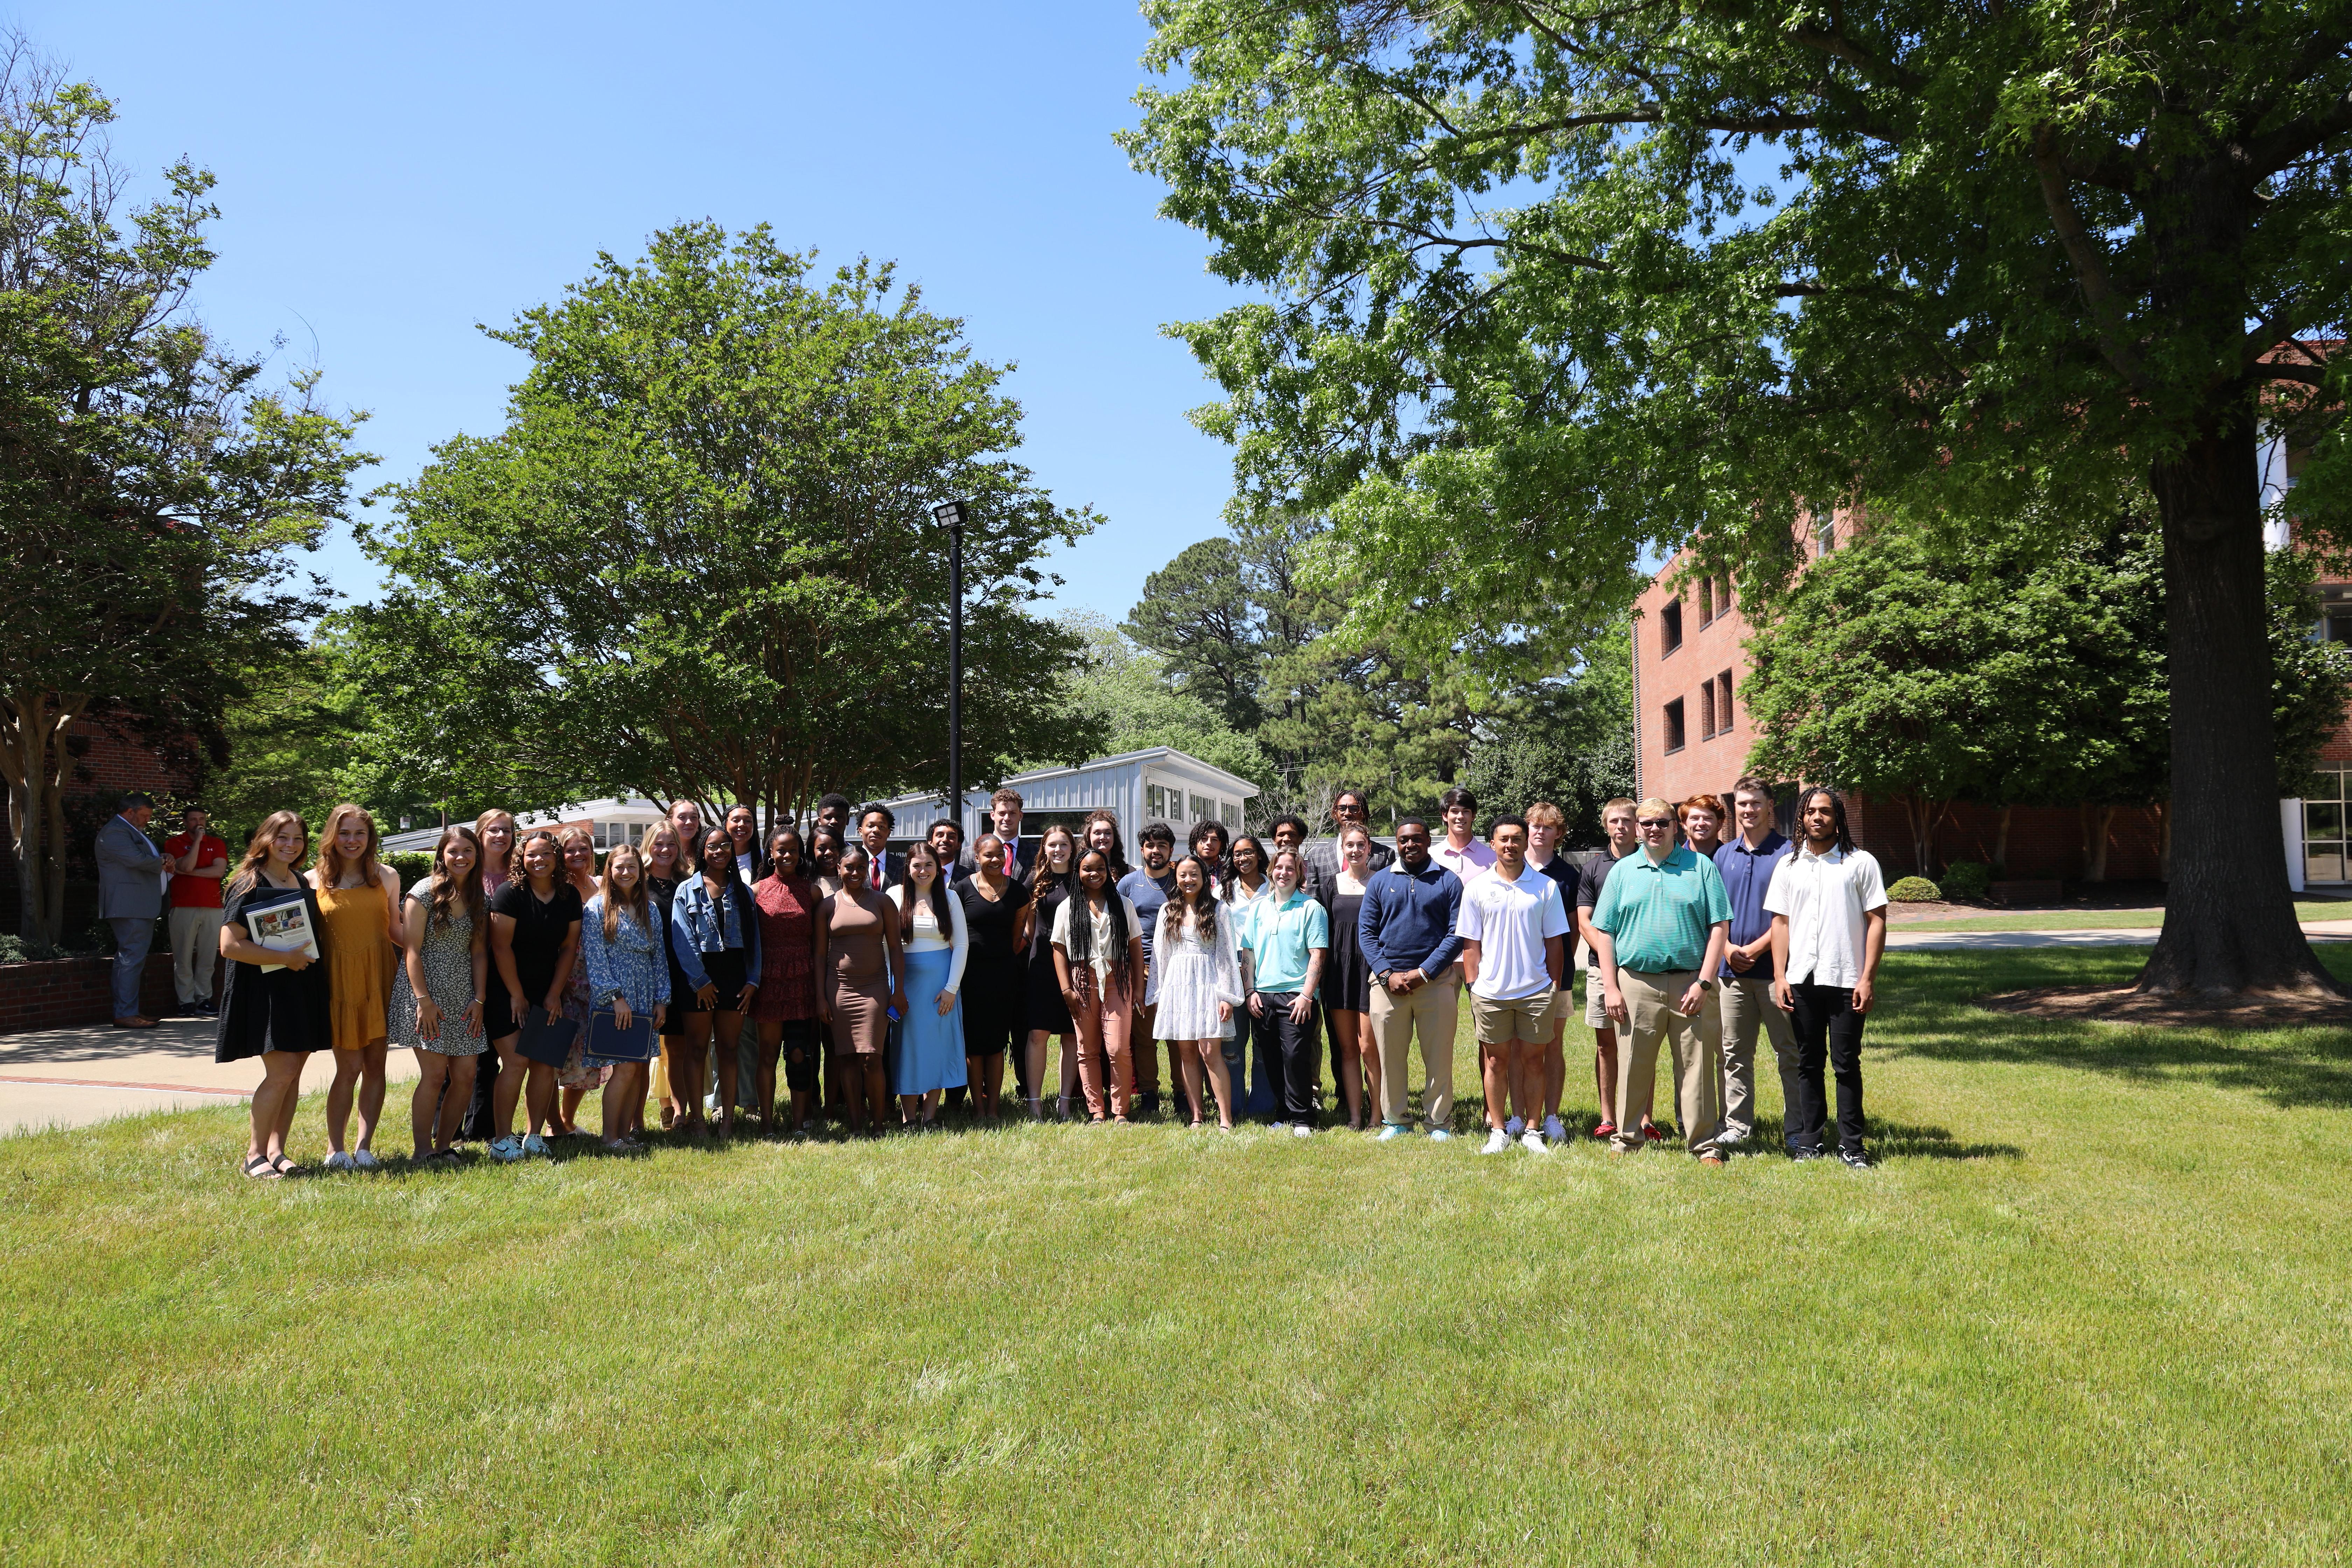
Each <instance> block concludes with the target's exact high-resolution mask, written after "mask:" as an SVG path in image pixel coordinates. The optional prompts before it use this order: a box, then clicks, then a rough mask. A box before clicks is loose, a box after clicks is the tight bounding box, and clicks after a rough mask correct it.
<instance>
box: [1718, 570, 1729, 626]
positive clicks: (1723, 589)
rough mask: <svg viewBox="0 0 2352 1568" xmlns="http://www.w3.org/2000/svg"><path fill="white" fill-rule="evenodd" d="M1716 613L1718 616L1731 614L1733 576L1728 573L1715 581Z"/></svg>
mask: <svg viewBox="0 0 2352 1568" xmlns="http://www.w3.org/2000/svg"><path fill="white" fill-rule="evenodd" d="M1715 613H1716V614H1717V616H1727V615H1729V614H1731V574H1730V573H1728V572H1727V573H1725V574H1723V575H1722V576H1720V577H1717V579H1716V580H1715Z"/></svg>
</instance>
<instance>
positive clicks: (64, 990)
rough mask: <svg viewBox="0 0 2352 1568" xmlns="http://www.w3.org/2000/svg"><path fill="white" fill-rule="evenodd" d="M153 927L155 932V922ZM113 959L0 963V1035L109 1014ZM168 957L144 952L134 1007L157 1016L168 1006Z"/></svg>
mask: <svg viewBox="0 0 2352 1568" xmlns="http://www.w3.org/2000/svg"><path fill="white" fill-rule="evenodd" d="M157 929H158V931H161V927H160V926H159V927H158V928H157ZM113 974H114V959H113V958H112V956H111V955H110V956H108V957H105V958H61V959H57V960H54V961H52V962H50V963H0V1035H15V1034H21V1033H23V1032H24V1031H26V1030H27V1029H69V1028H77V1027H79V1026H84V1025H89V1024H104V1023H108V1022H110V1021H111V1020H112V1018H113V1016H114V1001H113V989H112V987H113ZM173 1005H175V1004H174V1001H173V994H172V955H171V954H170V953H169V952H150V953H149V954H148V955H147V973H145V974H144V975H143V976H142V977H141V983H140V987H139V1006H140V1010H141V1011H142V1012H143V1013H145V1014H146V1015H147V1016H149V1017H151V1018H160V1017H163V1016H165V1015H166V1014H168V1013H170V1012H171V1010H172V1008H173Z"/></svg>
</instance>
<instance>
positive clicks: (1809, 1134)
mask: <svg viewBox="0 0 2352 1568" xmlns="http://www.w3.org/2000/svg"><path fill="white" fill-rule="evenodd" d="M1789 994H1790V1001H1792V1002H1794V1003H1795V1004H1796V1007H1795V1009H1794V1010H1793V1011H1792V1012H1791V1013H1790V1025H1791V1026H1793V1027H1794V1028H1795V1030H1796V1034H1797V1071H1796V1089H1797V1100H1796V1102H1795V1103H1794V1104H1791V1105H1790V1107H1789V1127H1788V1133H1787V1142H1788V1145H1789V1152H1790V1153H1791V1154H1819V1153H1821V1152H1822V1131H1823V1129H1824V1125H1825V1124H1826V1122H1827V1121H1828V1120H1829V1102H1828V1100H1827V1098H1826V1097H1825V1096H1824V1095H1823V1093H1822V1058H1824V1057H1825V1056H1826V1057H1827V1058H1828V1060H1829V1066H1830V1070H1831V1071H1832V1073H1833V1074H1835V1075H1836V1078H1837V1119H1838V1146H1839V1147H1840V1148H1841V1149H1843V1150H1844V1151H1845V1152H1848V1153H1853V1154H1859V1153H1861V1152H1863V1151H1862V1025H1863V1018H1864V1015H1863V1014H1860V1013H1857V1012H1855V1011H1854V1010H1853V990H1852V988H1851V987H1848V986H1844V985H1816V984H1813V983H1812V982H1811V981H1809V980H1807V981H1799V982H1797V983H1796V984H1791V985H1790V987H1789Z"/></svg>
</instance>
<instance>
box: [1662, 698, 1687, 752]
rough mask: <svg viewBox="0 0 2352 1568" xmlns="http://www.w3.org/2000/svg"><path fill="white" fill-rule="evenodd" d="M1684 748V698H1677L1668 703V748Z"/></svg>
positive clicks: (1673, 749)
mask: <svg viewBox="0 0 2352 1568" xmlns="http://www.w3.org/2000/svg"><path fill="white" fill-rule="evenodd" d="M1682 749H1683V700H1682V699H1681V698H1679V697H1677V698H1675V700H1673V701H1672V702H1669V703H1667V704H1666V750H1667V751H1669V752H1679V751H1681V750H1682Z"/></svg>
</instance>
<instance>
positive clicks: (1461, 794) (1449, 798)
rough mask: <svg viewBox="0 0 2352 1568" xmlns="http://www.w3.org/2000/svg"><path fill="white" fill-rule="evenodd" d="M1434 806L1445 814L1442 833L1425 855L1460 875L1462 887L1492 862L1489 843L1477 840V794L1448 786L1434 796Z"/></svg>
mask: <svg viewBox="0 0 2352 1568" xmlns="http://www.w3.org/2000/svg"><path fill="white" fill-rule="evenodd" d="M1437 809H1438V811H1439V813H1440V814H1441V815H1442V816H1444V818H1445V837H1444V839H1443V840H1442V841H1440V842H1439V843H1437V844H1435V845H1433V846H1432V847H1431V848H1430V851H1429V858H1431V859H1433V860H1434V861H1436V862H1437V863H1438V864H1439V865H1441V866H1443V867H1444V868H1446V869H1447V870H1449V871H1451V872H1453V873H1454V875H1455V876H1457V877H1459V878H1461V879H1462V885H1463V887H1464V888H1465V889H1466V888H1468V887H1469V886H1470V883H1471V881H1472V879H1475V877H1477V876H1478V875H1479V873H1481V872H1483V871H1485V870H1486V869H1488V868H1491V867H1492V866H1493V865H1494V864H1495V851H1494V848H1493V847H1492V846H1490V845H1486V844H1481V843H1480V842H1479V841H1478V797H1477V796H1476V795H1472V794H1471V793H1470V792H1469V791H1468V790H1466V789H1449V790H1447V791H1446V792H1445V793H1444V795H1440V796H1438V797H1437Z"/></svg>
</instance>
